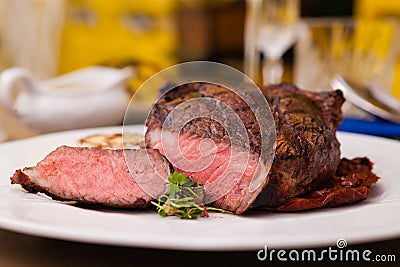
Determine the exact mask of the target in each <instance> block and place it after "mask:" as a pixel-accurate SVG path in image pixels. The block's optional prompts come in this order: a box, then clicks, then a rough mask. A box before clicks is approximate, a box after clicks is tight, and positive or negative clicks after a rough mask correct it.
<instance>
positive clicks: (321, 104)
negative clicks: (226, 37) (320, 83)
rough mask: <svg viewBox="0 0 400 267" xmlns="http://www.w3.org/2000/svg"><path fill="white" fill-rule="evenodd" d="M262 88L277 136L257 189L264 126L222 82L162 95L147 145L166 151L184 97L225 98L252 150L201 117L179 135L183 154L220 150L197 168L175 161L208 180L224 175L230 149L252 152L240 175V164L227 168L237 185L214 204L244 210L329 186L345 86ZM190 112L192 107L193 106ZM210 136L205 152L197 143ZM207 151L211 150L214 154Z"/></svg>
mask: <svg viewBox="0 0 400 267" xmlns="http://www.w3.org/2000/svg"><path fill="white" fill-rule="evenodd" d="M262 93H263V94H264V96H265V97H266V99H267V101H268V103H269V104H270V108H271V111H272V113H273V116H274V119H275V125H276V130H277V142H276V153H275V159H274V163H273V165H272V167H271V170H270V172H269V174H268V175H267V176H266V177H265V178H264V181H263V182H262V184H261V185H262V186H261V187H259V188H257V190H255V191H250V190H249V185H250V182H251V178H252V177H253V174H254V172H255V165H256V163H257V160H258V158H259V155H260V147H261V141H260V135H259V131H260V129H259V126H258V125H257V123H256V121H255V117H254V114H253V112H252V111H251V110H250V109H249V107H248V106H247V104H246V103H245V102H244V101H243V99H242V98H240V97H239V96H237V95H235V94H234V93H233V92H232V91H230V90H228V89H226V88H224V87H222V86H218V85H215V84H209V83H190V84H184V85H181V86H179V87H177V88H174V89H173V90H171V91H169V92H168V93H166V94H165V95H163V96H162V97H161V98H160V99H159V101H158V102H157V104H156V105H155V106H154V107H153V109H152V111H151V113H150V115H149V117H148V120H147V121H146V126H147V127H148V130H147V132H146V136H145V142H146V146H147V147H148V148H153V149H158V150H159V151H160V152H161V154H163V155H165V154H166V153H165V149H166V148H165V144H162V142H161V129H162V127H163V124H164V122H165V119H166V118H167V116H168V114H169V113H170V112H171V111H173V110H174V108H175V107H176V106H177V105H179V104H180V103H183V102H184V101H187V100H190V99H194V98H197V97H209V98H213V99H216V100H219V101H221V102H224V103H225V104H226V105H228V106H230V107H231V108H232V109H233V110H234V111H235V112H236V114H237V115H238V116H239V118H240V119H241V121H242V122H243V123H244V125H245V127H246V131H247V135H248V138H249V143H250V152H251V154H250V155H242V154H240V153H241V151H242V148H241V145H240V144H231V143H230V142H229V136H228V135H227V132H226V131H225V130H224V127H223V126H222V125H221V124H220V123H219V122H217V121H215V120H212V119H209V118H197V119H195V120H192V121H190V122H189V123H187V124H186V125H185V127H183V129H182V131H181V134H180V136H179V149H180V150H181V151H182V153H183V156H184V157H186V158H188V159H197V161H198V159H199V157H200V156H201V157H202V158H203V159H204V160H208V157H210V155H209V154H211V153H212V152H216V153H215V155H214V157H215V158H213V161H212V162H211V163H210V164H209V165H208V166H207V167H206V168H203V169H202V170H196V171H193V172H191V171H187V170H181V169H180V168H179V167H177V166H174V167H175V169H177V170H178V171H181V172H183V173H184V174H186V175H189V176H192V177H194V178H195V179H196V180H199V181H200V182H203V183H205V184H206V185H207V184H208V183H211V182H213V181H215V180H217V179H219V178H220V177H219V175H221V173H223V171H224V170H226V168H227V164H228V162H229V157H230V156H231V154H230V153H233V154H235V156H237V157H238V158H239V159H240V157H245V156H248V157H249V161H248V164H247V166H246V170H245V172H244V174H243V176H242V177H235V175H236V176H237V175H238V174H237V173H235V168H233V171H231V173H228V174H227V176H228V177H229V178H230V179H236V180H235V185H234V186H233V188H231V190H230V191H229V192H227V193H226V194H225V195H224V196H222V197H221V198H219V199H217V200H216V201H215V202H214V203H213V205H214V206H216V207H219V208H223V209H227V210H231V211H235V212H236V213H237V214H240V213H243V212H244V211H245V210H247V209H248V208H249V207H250V206H251V205H252V204H253V205H252V206H267V207H277V206H279V205H281V204H283V203H285V202H286V201H288V200H290V199H293V198H294V197H296V196H298V195H301V194H306V193H309V192H312V191H314V190H316V189H319V188H322V187H325V186H326V185H327V184H328V180H329V178H330V177H332V175H333V174H334V173H335V170H336V169H337V167H338V165H339V162H340V149H339V146H340V145H339V142H338V141H337V139H336V136H335V133H336V129H337V126H338V125H339V124H340V122H341V120H342V115H341V110H340V108H341V105H342V103H343V102H344V98H343V95H342V93H341V91H339V90H338V91H332V92H325V93H312V92H306V91H303V90H300V89H298V88H296V87H295V86H294V85H291V84H280V85H273V86H268V87H264V88H262ZM188 112H191V111H190V109H188ZM211 112H212V111H210V116H211ZM194 115H195V114H194ZM164 130H165V131H166V132H168V125H167V127H166V125H164ZM166 136H168V135H166ZM163 137H164V136H163ZM207 139H211V140H212V141H213V142H214V143H215V144H216V148H214V150H212V149H210V150H207V149H204V151H205V152H206V153H205V154H204V153H203V154H201V153H200V152H199V150H198V149H197V150H196V148H197V147H198V146H199V145H200V144H201V143H202V142H204V140H207ZM231 147H232V150H230V148H231ZM204 151H203V152H204ZM207 151H210V152H209V154H207ZM229 151H233V152H230V153H229ZM167 158H168V157H167ZM168 159H169V160H170V161H171V163H172V164H173V165H174V162H177V160H178V162H179V159H176V158H175V159H174V158H173V159H171V158H168ZM239 162H242V161H240V160H239ZM198 163H201V162H200V161H198ZM240 167H241V166H239V167H237V168H240ZM224 181H226V179H225V180H224ZM220 186H221V185H220ZM229 186H230V185H229ZM222 187H223V186H222ZM221 191H223V188H222V189H221ZM253 202H254V203H253Z"/></svg>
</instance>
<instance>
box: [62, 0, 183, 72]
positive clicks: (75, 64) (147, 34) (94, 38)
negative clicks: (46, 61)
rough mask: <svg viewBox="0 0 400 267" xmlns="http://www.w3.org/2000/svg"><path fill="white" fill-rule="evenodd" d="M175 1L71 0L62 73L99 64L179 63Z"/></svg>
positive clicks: (165, 64)
mask: <svg viewBox="0 0 400 267" xmlns="http://www.w3.org/2000/svg"><path fill="white" fill-rule="evenodd" d="M175 8H176V0H152V1H147V0H118V1H110V0H68V1H67V10H66V21H65V27H64V30H63V35H62V43H61V50H60V60H59V72H60V73H65V72H69V71H72V70H75V69H78V68H81V67H86V66H90V65H95V64H109V65H115V64H120V63H126V62H128V61H134V62H146V63H151V64H154V65H156V66H158V67H160V68H164V67H166V66H169V65H172V64H174V63H175V62H176V60H177V59H176V51H177V45H178V41H177V34H176V32H175V27H174V21H173V13H174V10H175Z"/></svg>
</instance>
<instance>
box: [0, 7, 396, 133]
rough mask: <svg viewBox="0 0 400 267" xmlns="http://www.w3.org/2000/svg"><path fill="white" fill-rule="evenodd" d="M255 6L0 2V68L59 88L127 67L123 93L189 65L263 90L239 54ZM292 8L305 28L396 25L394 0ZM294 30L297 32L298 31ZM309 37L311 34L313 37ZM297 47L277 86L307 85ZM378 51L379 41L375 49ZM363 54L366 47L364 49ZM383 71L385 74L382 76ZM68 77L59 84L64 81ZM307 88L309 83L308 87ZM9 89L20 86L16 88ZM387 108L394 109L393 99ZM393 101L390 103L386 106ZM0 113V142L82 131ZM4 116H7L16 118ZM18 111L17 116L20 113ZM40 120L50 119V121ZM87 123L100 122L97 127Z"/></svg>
mask: <svg viewBox="0 0 400 267" xmlns="http://www.w3.org/2000/svg"><path fill="white" fill-rule="evenodd" d="M256 2H260V1H257V0H256V1H252V0H248V1H244V0H118V1H109V0H0V71H3V74H4V73H6V70H9V69H10V68H15V67H19V68H23V69H24V70H27V71H29V75H30V76H29V77H30V78H32V77H34V79H35V81H38V84H40V82H41V81H44V82H45V83H46V85H49V84H57V85H58V86H65V83H66V82H65V83H61V82H59V81H57V83H56V82H54V79H53V81H52V82H49V79H50V80H51V78H54V77H57V76H60V75H63V74H68V73H71V72H74V71H77V70H81V69H83V68H88V67H93V66H99V65H100V66H105V67H112V68H117V69H119V70H124V71H126V70H127V69H128V70H130V71H131V76H129V79H127V87H126V91H127V93H128V96H129V95H132V94H133V93H134V92H135V90H137V88H138V87H139V86H140V85H141V84H142V83H143V82H144V81H145V80H146V79H147V78H149V77H150V76H151V75H153V74H155V73H156V72H158V71H160V70H162V69H164V68H166V67H168V66H171V65H173V64H176V63H179V62H185V61H192V60H211V61H216V62H221V63H225V64H228V65H230V66H233V67H235V68H237V69H239V70H242V71H245V72H246V74H248V75H250V77H251V78H253V79H254V80H255V81H257V82H258V83H265V81H266V80H265V78H264V82H263V81H262V79H260V77H259V76H260V75H261V76H262V74H259V73H258V74H252V73H249V70H248V69H246V62H245V61H246V60H248V58H246V53H247V52H246V49H249V47H247V48H246V45H247V42H248V40H247V41H246V38H247V39H248V38H249V35H248V32H249V31H251V30H249V28H255V27H252V26H251V23H250V22H249V16H252V15H251V14H250V10H249V6H250V5H251V4H254V3H256ZM296 2H297V5H298V10H297V12H298V13H296V14H297V16H298V18H297V17H296V19H297V20H298V21H300V22H303V21H304V22H307V21H309V19H310V18H311V19H314V20H316V19H321V18H335V19H339V20H341V19H350V20H352V19H379V20H387V19H390V20H393V21H396V20H397V19H398V18H400V2H399V1H396V0H386V1H374V0H336V1H319V0H301V1H296ZM297 20H296V21H297ZM311 21H313V20H311ZM307 23H308V22H307ZM246 25H247V27H248V28H247V33H246ZM249 25H250V26H249ZM368 27H369V26H367V28H368ZM300 29H301V28H299V30H298V32H301V30H300ZM309 29H311V28H309ZM351 31H354V30H351ZM335 32H337V31H335ZM374 32H376V31H375V30H374ZM382 32H383V31H382ZM386 32H389V30H386ZM306 33H307V31H306ZM311 33H312V34H314V32H311ZM246 34H247V35H246ZM308 34H310V31H308ZM305 35H307V34H305ZM397 35H398V32H397V30H396V31H395V30H390V38H391V39H394V37H393V36H397ZM296 36H297V35H296ZM313 36H314V35H313ZM318 36H320V37H321V38H322V36H323V33H320V34H319V35H318V33H317V38H318ZM365 36H366V34H364V37H365ZM385 36H386V35H384V33H381V35H380V37H374V38H375V39H377V40H384V39H385V38H386V37H385ZM329 38H331V37H329ZM375 39H374V40H372V41H371V40H369V39H364V41H362V42H373V43H374V42H376V40H375ZM386 39H388V38H386ZM382 42H383V41H382ZM386 42H388V41H386ZM299 43H301V36H297V37H296V38H293V42H290V43H289V44H288V45H287V47H285V49H284V51H282V55H281V57H280V59H279V60H280V61H281V62H283V69H282V73H281V78H280V79H279V80H280V81H286V82H294V83H297V84H299V85H300V86H305V87H308V85H307V83H306V82H307V81H310V79H311V78H306V79H304V77H306V76H304V75H307V73H309V72H310V71H311V70H309V69H308V67H304V66H311V65H313V64H314V63H308V65H307V62H306V61H307V59H308V58H307V57H304V55H306V54H305V52H303V51H306V50H302V51H300V52H299V49H306V48H304V45H303V46H301V47H303V48H301V47H300V48H299V47H298V44H299ZM303 44H304V42H303ZM383 46H385V44H384V45H380V46H379V47H383ZM375 47H376V46H375ZM385 47H386V46H385ZM398 48H400V47H398V46H397V43H396V42H395V41H393V44H392V43H391V48H390V49H392V50H393V51H392V50H391V51H390V54H385V55H384V56H385V58H390V59H391V60H390V61H391V62H390V64H389V63H387V64H386V61H385V67H386V68H388V66H389V65H390V66H389V67H390V72H391V73H393V74H392V75H391V76H390V77H389V78H388V79H386V80H385V82H386V84H385V88H386V89H385V90H384V91H385V93H388V94H390V95H391V96H393V97H394V98H397V99H399V98H400V61H399V60H398V59H399V57H398V53H397V52H398V51H397V50H398ZM367 49H374V48H369V47H367ZM385 49H386V50H388V49H389V48H385ZM386 50H385V51H386ZM296 53H302V54H303V58H305V59H301V57H299V55H296ZM335 53H336V52H335ZM266 57H267V53H262V51H258V52H256V54H255V59H256V60H260V59H263V58H266ZM299 62H300V63H299ZM251 64H253V63H251ZM310 64H311V65H310ZM374 64H375V63H374ZM376 64H378V63H376ZM314 65H315V64H314ZM363 65H368V63H365V61H363ZM261 68H262V66H259V67H257V69H260V70H261ZM296 68H297V70H296ZM299 68H301V69H300V70H299ZM381 69H382V68H381ZM301 70H302V71H303V72H301ZM304 73H306V74H304ZM385 73H387V71H386V70H385ZM3 74H1V75H3ZM13 74H14V75H16V74H15V73H13ZM264 74H265V73H264ZM1 75H0V76H1ZM10 75H11V74H10ZM10 75H9V76H10ZM19 75H20V76H21V74H19ZM3 76H4V79H3V80H0V81H2V82H3V84H0V87H1V86H2V85H3V86H5V84H6V81H8V80H7V79H5V77H6V75H3ZM17 76H18V75H17ZM20 76H18V77H20ZM25 76H26V75H25ZM25 76H24V77H25ZM252 76H253V77H252ZM71 77H72V76H71ZM71 77H69V78H71ZM104 77H105V76H104ZM124 77H125V76H124ZM318 77H319V76H318ZM363 77H366V76H365V75H364V76H363ZM7 78H8V77H7ZM67 78H68V77H67ZM67 78H65V79H64V80H65V81H67V80H68V79H67ZM71 79H73V78H71ZM28 80H29V79H27V78H26V77H25V80H24V81H25V83H28V82H26V81H28ZM19 81H22V80H19ZM68 81H70V80H68ZM21 83H22V82H21ZM313 84H314V85H316V83H313ZM12 85H13V87H18V86H20V87H21V88H22V87H23V86H22V85H21V84H19V83H17V82H15V83H12ZM321 86H322V87H324V88H320V89H324V90H325V89H329V88H327V86H328V85H326V86H325V85H324V84H322V85H321ZM27 88H28V87H27ZM46 88H47V87H46ZM309 89H312V88H309ZM27 90H28V89H27ZM29 90H30V89H29ZM29 90H28V91H29ZM20 91H23V90H22V89H21V90H19V91H15V90H14V91H13V93H12V94H11V95H12V97H11V101H14V102H15V103H16V104H15V105H17V104H19V105H22V104H21V103H22V102H23V101H22V100H19V99H18V97H17V94H18V93H20ZM39 91H40V90H39ZM42 91H43V90H42ZM0 96H1V95H0ZM7 96H8V99H10V93H7ZM49 101H50V100H49ZM390 101H392V102H393V99H391V100H390ZM27 103H30V102H27ZM396 104H397V103H396V102H394V104H393V105H394V106H395V105H396ZM1 105H3V106H1ZM24 105H29V104H24ZM5 106H7V104H4V101H3V104H1V102H0V123H1V124H0V133H1V130H2V129H3V133H2V136H1V134H0V141H2V140H3V141H4V140H12V139H18V138H23V137H27V136H31V135H35V134H40V133H44V132H50V131H56V130H65V129H71V128H80V127H85V126H86V125H78V126H68V125H65V127H60V128H59V129H55V128H54V129H50V128H49V130H46V127H42V128H41V129H37V128H35V126H34V123H33V121H35V120H34V119H32V118H31V117H29V116H28V115H27V114H26V113H30V112H31V113H32V112H49V113H51V112H52V111H51V110H46V109H42V110H43V111H40V110H41V109H37V110H39V111H31V110H30V109H28V108H25V109H26V111H25V113H24V114H21V113H18V112H17V113H15V110H16V109H17V108H15V106H12V107H11V108H7V107H5ZM10 109H14V110H13V111H14V113H13V112H12V111H10ZM19 109H20V110H23V108H19ZM22 113H23V112H22ZM24 116H25V117H24ZM21 117H22V119H21ZM46 119H47V120H50V119H51V117H47V118H46ZM110 124H118V119H117V120H116V121H114V122H109V123H106V125H110ZM87 126H103V125H101V123H99V124H98V125H95V124H93V125H90V124H89V125H87Z"/></svg>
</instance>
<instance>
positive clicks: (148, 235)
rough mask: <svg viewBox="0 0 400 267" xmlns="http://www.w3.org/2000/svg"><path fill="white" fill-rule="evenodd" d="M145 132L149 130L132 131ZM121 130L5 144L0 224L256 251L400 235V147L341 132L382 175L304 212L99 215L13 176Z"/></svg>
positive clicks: (92, 237) (348, 151) (60, 235)
mask: <svg viewBox="0 0 400 267" xmlns="http://www.w3.org/2000/svg"><path fill="white" fill-rule="evenodd" d="M133 130H136V131H138V132H139V133H142V132H143V126H138V127H133ZM120 131H121V128H115V127H114V128H101V129H86V130H78V131H70V132H63V133H56V134H50V135H43V136H39V137H35V138H31V139H25V140H21V141H15V142H10V143H4V144H1V145H0V227H1V228H4V229H8V230H11V231H16V232H20V233H25V234H31V235H36V236H42V237H50V238H56V239H63V240H72V241H80V242H88V243H96V244H108V245H120V246H137V247H148V248H162V249H182V250H256V249H261V248H263V247H264V246H265V245H268V247H269V248H273V247H274V248H301V247H315V246H321V247H322V246H335V244H336V240H338V239H339V238H344V239H346V240H347V242H348V243H349V244H356V243H361V242H370V241H378V240H384V239H389V238H397V237H400V212H399V211H400V160H399V158H400V157H399V155H400V142H398V141H394V140H389V139H382V138H377V137H369V136H363V135H357V134H349V133H339V135H338V136H339V138H340V140H341V143H342V151H343V156H350V157H356V156H368V157H369V158H370V159H371V160H373V161H374V162H375V164H376V167H375V171H376V173H377V174H378V175H380V176H381V177H382V179H381V181H379V182H378V184H376V185H375V186H373V191H374V193H373V195H372V196H371V197H370V198H369V199H367V200H366V201H364V202H361V203H358V204H354V205H349V206H345V207H340V208H330V209H320V210H314V211H309V212H300V213H272V212H250V213H248V214H246V215H242V216H237V215H222V214H217V213H213V214H211V217H210V218H200V219H197V220H180V219H178V218H170V217H169V218H162V217H160V216H159V215H158V214H156V213H155V212H152V211H132V210H131V211H126V210H116V209H114V210H113V209H104V210H93V209H85V208H79V207H76V206H71V205H68V204H65V203H60V202H57V201H53V200H51V199H49V198H47V197H44V196H41V195H36V194H31V193H25V192H23V191H22V190H21V189H20V187H19V186H11V185H10V181H9V177H10V176H11V175H12V174H13V172H14V171H15V170H16V169H18V168H22V167H25V166H30V165H35V164H36V163H37V162H38V161H40V160H41V159H42V158H43V157H44V156H45V155H46V154H48V153H49V152H50V151H52V150H53V149H55V148H56V147H57V146H59V145H62V144H67V145H68V144H69V145H74V144H75V142H76V140H78V139H79V138H81V137H84V136H87V135H89V134H97V133H114V132H120Z"/></svg>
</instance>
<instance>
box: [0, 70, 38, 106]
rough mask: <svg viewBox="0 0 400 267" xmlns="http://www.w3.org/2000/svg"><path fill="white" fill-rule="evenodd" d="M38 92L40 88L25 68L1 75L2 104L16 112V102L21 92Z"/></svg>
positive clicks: (4, 72)
mask: <svg viewBox="0 0 400 267" xmlns="http://www.w3.org/2000/svg"><path fill="white" fill-rule="evenodd" d="M23 91H25V92H31V93H33V92H36V91H38V88H37V86H36V84H35V82H34V79H33V77H32V74H31V73H30V72H29V71H28V70H26V69H24V68H17V67H15V68H10V69H7V70H5V71H3V72H2V73H1V74H0V103H1V104H2V106H3V107H5V108H6V109H7V110H9V111H10V112H15V102H16V100H17V98H18V95H19V94H20V93H21V92H23Z"/></svg>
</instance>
